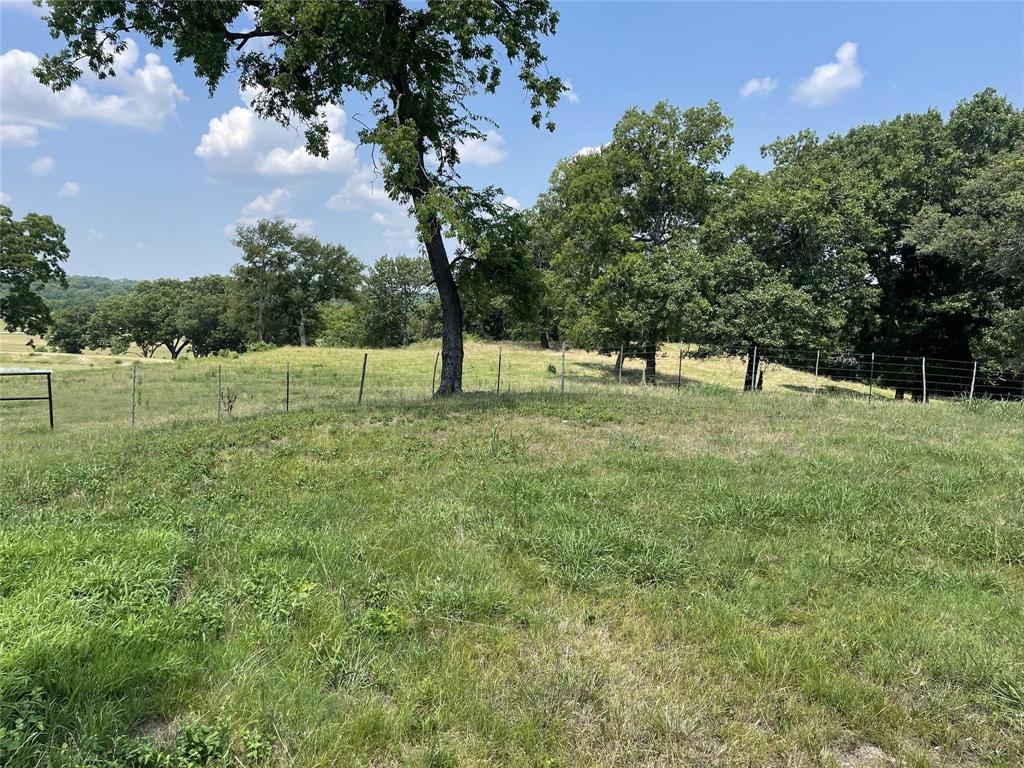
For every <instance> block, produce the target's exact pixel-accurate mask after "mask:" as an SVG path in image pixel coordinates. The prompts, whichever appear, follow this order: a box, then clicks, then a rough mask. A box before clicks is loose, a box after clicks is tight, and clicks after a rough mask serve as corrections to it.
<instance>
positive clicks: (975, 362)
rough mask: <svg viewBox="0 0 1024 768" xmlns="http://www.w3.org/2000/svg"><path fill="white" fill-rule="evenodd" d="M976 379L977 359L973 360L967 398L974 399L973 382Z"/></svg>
mask: <svg viewBox="0 0 1024 768" xmlns="http://www.w3.org/2000/svg"><path fill="white" fill-rule="evenodd" d="M977 379H978V361H977V360H975V361H974V371H973V373H971V394H970V396H969V397H968V398H967V399H968V400H973V399H974V382H975V381H977Z"/></svg>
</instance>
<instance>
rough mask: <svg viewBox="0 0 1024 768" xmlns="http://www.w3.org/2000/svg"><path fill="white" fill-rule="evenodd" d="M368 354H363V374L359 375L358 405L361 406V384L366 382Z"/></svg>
mask: <svg viewBox="0 0 1024 768" xmlns="http://www.w3.org/2000/svg"><path fill="white" fill-rule="evenodd" d="M367 355H369V352H363V372H362V373H361V374H359V402H358V405H362V404H363V383H364V382H365V381H366V357H367Z"/></svg>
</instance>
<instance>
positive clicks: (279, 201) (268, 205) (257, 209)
mask: <svg viewBox="0 0 1024 768" xmlns="http://www.w3.org/2000/svg"><path fill="white" fill-rule="evenodd" d="M291 197H292V193H291V190H289V189H286V188H284V187H278V188H277V189H275V190H274V191H273V192H269V193H267V194H266V195H259V196H258V197H257V198H256V199H255V200H250V201H249V202H248V203H246V204H245V205H244V206H242V213H243V214H244V215H245V216H273V215H275V214H276V213H278V212H279V211H280V210H281V209H282V208H284V206H285V205H286V204H287V203H288V201H289V200H291Z"/></svg>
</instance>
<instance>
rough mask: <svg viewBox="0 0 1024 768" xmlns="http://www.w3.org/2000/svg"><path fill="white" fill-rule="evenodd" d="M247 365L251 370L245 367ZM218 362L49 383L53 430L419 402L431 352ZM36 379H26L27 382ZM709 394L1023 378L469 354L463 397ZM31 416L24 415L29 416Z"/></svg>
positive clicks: (643, 349)
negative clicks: (641, 391) (651, 391)
mask: <svg viewBox="0 0 1024 768" xmlns="http://www.w3.org/2000/svg"><path fill="white" fill-rule="evenodd" d="M257 360H258V358H257ZM257 360H252V359H251V358H250V359H247V357H246V356H241V357H239V358H236V359H228V360H217V359H213V360H187V361H186V360H180V361H178V362H176V363H156V362H145V363H142V364H139V365H116V366H111V367H108V368H96V369H73V370H63V371H57V372H55V373H54V374H53V407H54V414H55V419H56V424H57V428H58V429H60V428H61V427H62V426H74V425H85V426H98V425H107V426H118V427H127V428H134V429H139V428H145V427H149V426H154V425H157V424H162V423H166V422H169V421H177V420H196V419H222V420H223V419H232V418H238V417H246V416H253V415H257V414H266V413H273V412H288V411H292V410H297V409H303V410H309V409H331V408H343V407H352V406H358V405H372V404H376V403H392V402H411V401H423V400H425V399H427V398H429V397H430V396H431V395H432V394H433V393H434V391H435V390H436V387H437V386H438V383H439V381H440V373H441V371H440V369H441V364H440V352H439V350H438V349H436V348H430V347H427V346H425V345H424V346H417V347H414V348H408V349H404V350H369V351H365V352H363V351H358V350H331V349H323V350H318V351H317V353H316V355H315V359H307V358H303V357H301V356H298V358H297V360H296V362H294V363H292V362H288V361H285V362H282V363H276V362H275V363H266V362H262V361H259V362H257ZM37 378H38V377H37ZM2 382H3V383H2V386H3V389H4V391H3V395H4V396H7V397H12V398H15V397H17V396H20V395H31V394H36V393H35V391H34V389H33V387H36V388H38V386H39V385H38V381H36V382H33V381H32V380H31V378H29V379H24V380H19V381H14V380H13V379H7V378H5V379H3V380H2ZM609 387H615V388H621V389H624V390H625V389H630V388H633V389H636V388H638V387H657V388H658V389H659V390H665V389H673V388H674V389H678V390H681V391H685V390H689V389H693V388H704V389H706V388H717V389H728V390H740V391H745V392H747V393H749V394H751V395H756V394H758V393H779V394H782V393H785V394H791V395H792V394H799V395H807V396H833V397H836V396H842V397H853V398H862V399H866V400H868V401H882V400H890V401H892V400H908V401H914V402H918V403H927V402H929V401H931V400H934V399H946V398H966V399H974V398H994V397H998V398H1002V399H1019V400H1024V377H1020V378H1017V379H1008V378H1005V377H1000V376H998V375H992V374H991V373H990V372H986V371H984V370H983V369H981V368H980V367H979V365H978V364H977V363H976V362H975V361H966V360H946V359H940V358H929V357H910V356H896V355H883V354H876V353H853V352H844V351H828V352H826V351H823V350H807V349H792V348H783V347H760V346H758V347H751V348H750V349H749V350H745V351H743V352H736V353H733V354H722V353H721V352H720V351H717V350H711V349H707V348H702V347H700V346H696V345H689V344H659V345H647V344H629V345H621V346H620V347H619V348H618V349H596V350H583V349H575V348H561V349H548V350H541V349H538V348H536V347H530V346H526V345H502V346H501V347H495V346H493V345H486V346H485V345H479V344H478V345H470V346H469V347H467V350H466V355H465V358H464V361H463V389H464V390H465V391H467V392H489V393H491V394H494V395H506V394H514V393H527V392H549V393H558V392H584V391H593V390H594V389H595V388H605V389H607V388H609ZM33 405H35V406H36V407H35V408H33V407H32V406H33ZM0 418H2V423H3V427H4V430H5V431H7V430H13V429H18V428H45V427H47V424H46V414H45V413H43V412H42V410H40V409H39V408H38V404H37V403H32V402H31V401H16V402H5V403H3V409H2V411H0Z"/></svg>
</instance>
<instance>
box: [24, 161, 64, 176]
mask: <svg viewBox="0 0 1024 768" xmlns="http://www.w3.org/2000/svg"><path fill="white" fill-rule="evenodd" d="M56 165H57V163H56V161H54V159H53V158H52V157H49V156H44V157H38V158H36V159H35V160H33V161H32V162H31V163H30V164H29V166H28V170H29V173H31V174H32V175H33V176H46V175H47V174H48V173H50V172H51V171H53V169H54V167H56Z"/></svg>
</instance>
